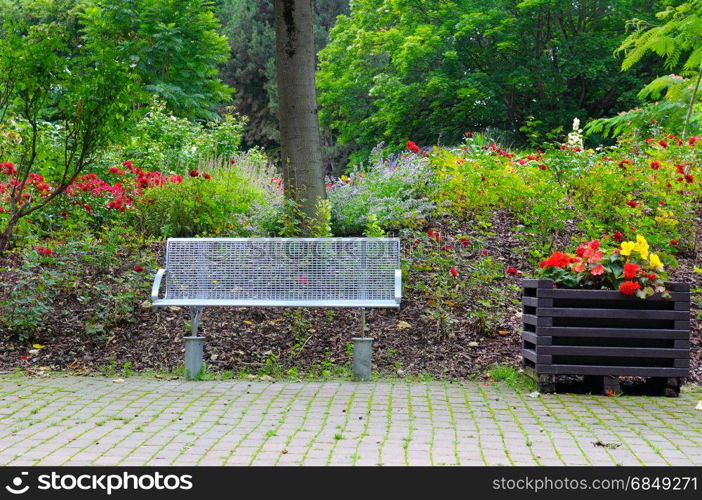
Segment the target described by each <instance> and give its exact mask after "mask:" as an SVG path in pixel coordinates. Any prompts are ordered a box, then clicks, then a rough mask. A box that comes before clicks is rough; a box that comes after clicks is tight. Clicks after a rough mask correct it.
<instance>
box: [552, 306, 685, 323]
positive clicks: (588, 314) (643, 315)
mask: <svg viewBox="0 0 702 500" xmlns="http://www.w3.org/2000/svg"><path fill="white" fill-rule="evenodd" d="M541 316H545V317H552V318H602V319H663V320H666V319H667V320H685V319H687V318H689V317H690V315H689V313H688V312H686V311H660V310H655V309H586V308H584V309H579V308H573V307H544V308H539V317H541Z"/></svg>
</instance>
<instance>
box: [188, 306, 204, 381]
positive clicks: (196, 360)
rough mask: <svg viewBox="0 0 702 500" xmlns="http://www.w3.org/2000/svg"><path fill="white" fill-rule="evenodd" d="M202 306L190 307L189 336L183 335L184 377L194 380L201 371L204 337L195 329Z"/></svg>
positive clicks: (198, 322) (198, 324)
mask: <svg viewBox="0 0 702 500" xmlns="http://www.w3.org/2000/svg"><path fill="white" fill-rule="evenodd" d="M202 310H203V308H202V307H191V308H190V317H191V332H192V334H191V336H190V337H185V338H184V339H183V340H184V341H185V364H184V367H185V378H186V379H188V380H196V379H197V378H198V377H199V375H200V372H201V371H202V353H203V347H204V344H205V337H198V335H197V330H198V327H199V326H200V316H201V315H202Z"/></svg>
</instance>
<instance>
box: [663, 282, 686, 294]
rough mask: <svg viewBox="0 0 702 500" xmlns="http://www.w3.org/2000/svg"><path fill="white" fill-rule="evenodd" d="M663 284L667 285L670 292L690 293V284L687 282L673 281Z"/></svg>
mask: <svg viewBox="0 0 702 500" xmlns="http://www.w3.org/2000/svg"><path fill="white" fill-rule="evenodd" d="M665 286H667V287H668V290H670V291H671V292H685V293H690V284H689V283H682V282H674V283H666V284H665Z"/></svg>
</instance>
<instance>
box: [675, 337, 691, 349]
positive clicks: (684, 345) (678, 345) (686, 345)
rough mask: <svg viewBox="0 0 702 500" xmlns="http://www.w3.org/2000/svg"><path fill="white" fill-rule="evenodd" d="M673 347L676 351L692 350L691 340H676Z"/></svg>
mask: <svg viewBox="0 0 702 500" xmlns="http://www.w3.org/2000/svg"><path fill="white" fill-rule="evenodd" d="M673 347H674V348H675V349H690V339H687V340H676V341H674V342H673Z"/></svg>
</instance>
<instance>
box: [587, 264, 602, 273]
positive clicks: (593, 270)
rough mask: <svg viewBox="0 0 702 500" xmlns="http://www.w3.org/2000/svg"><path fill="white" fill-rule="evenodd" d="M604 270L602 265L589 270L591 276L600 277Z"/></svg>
mask: <svg viewBox="0 0 702 500" xmlns="http://www.w3.org/2000/svg"><path fill="white" fill-rule="evenodd" d="M604 272H605V268H604V267H602V264H597V265H596V266H595V267H593V268H592V269H590V274H592V275H593V276H600V275H601V274H604Z"/></svg>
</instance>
